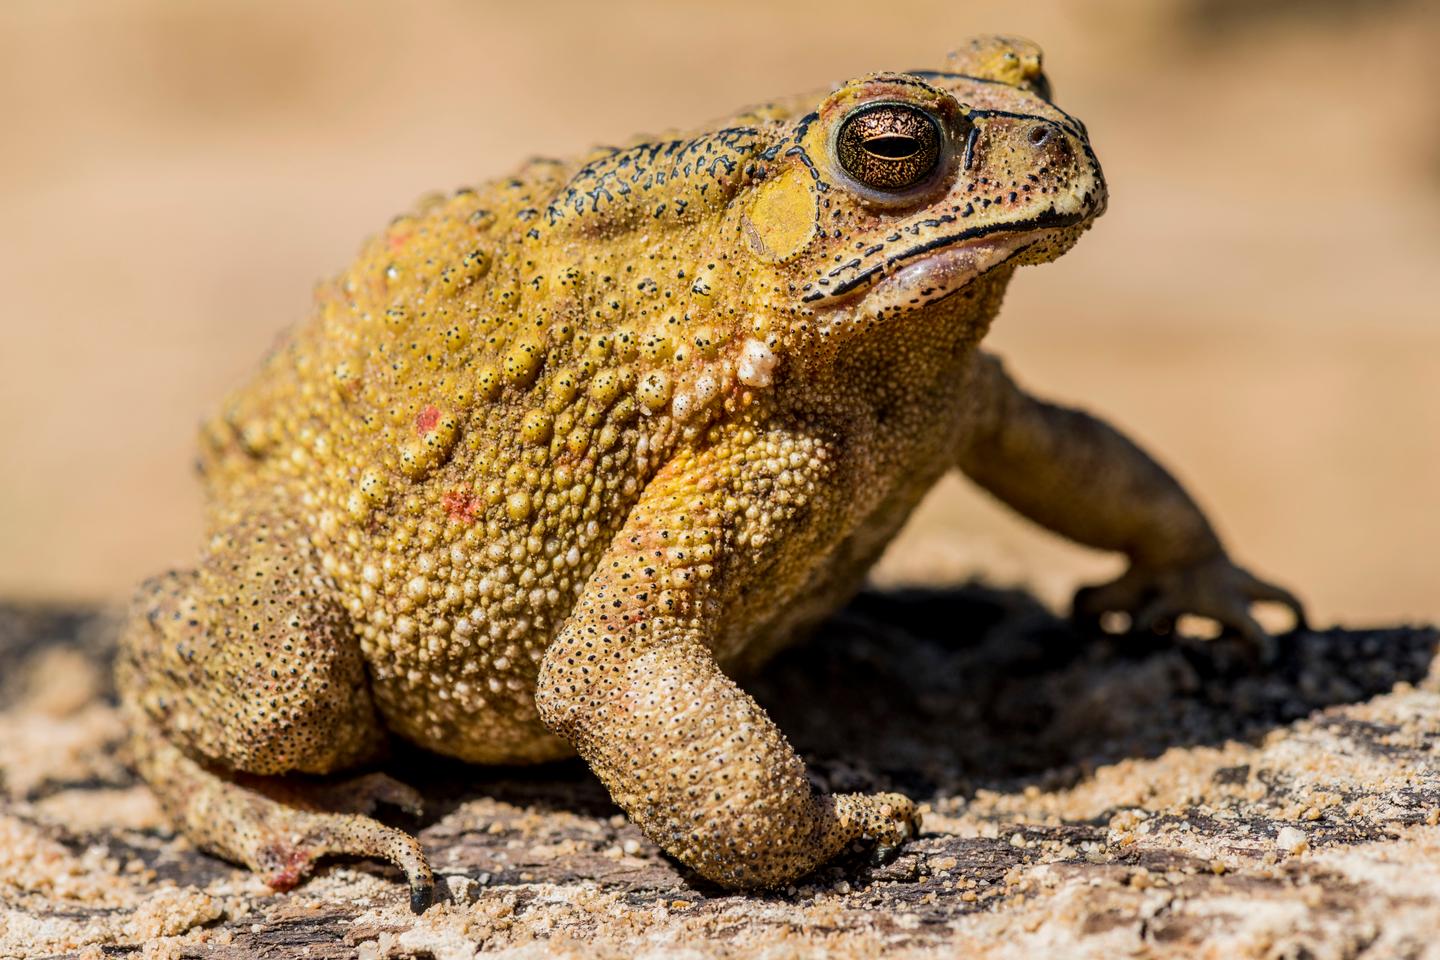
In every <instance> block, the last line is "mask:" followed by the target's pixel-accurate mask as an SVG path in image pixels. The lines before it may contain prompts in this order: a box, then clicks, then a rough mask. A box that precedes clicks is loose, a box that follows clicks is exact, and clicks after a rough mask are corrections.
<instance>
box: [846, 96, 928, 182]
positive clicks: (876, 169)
mask: <svg viewBox="0 0 1440 960" xmlns="http://www.w3.org/2000/svg"><path fill="white" fill-rule="evenodd" d="M835 146H836V153H837V155H838V156H837V159H838V160H839V161H840V166H841V167H843V168H844V170H845V172H846V173H848V174H849V175H850V176H852V177H854V178H855V179H856V180H858V181H859V182H860V183H862V184H864V185H865V186H867V187H871V188H873V189H876V190H894V191H900V190H908V189H910V188H911V187H914V186H915V185H916V184H919V183H922V182H924V181H925V179H926V178H927V177H929V176H930V174H931V173H932V172H933V171H934V169H935V166H936V164H938V163H939V162H940V128H939V125H938V124H937V123H936V122H935V120H934V119H933V118H931V116H930V114H928V113H926V112H925V111H924V110H921V109H919V108H918V107H912V106H909V105H907V104H893V103H887V104H879V105H874V106H869V107H862V108H861V109H859V110H857V111H855V112H854V113H852V114H851V115H850V116H849V117H847V118H846V119H845V121H844V122H843V123H842V124H841V127H840V132H839V135H838V136H837V138H836V144H835Z"/></svg>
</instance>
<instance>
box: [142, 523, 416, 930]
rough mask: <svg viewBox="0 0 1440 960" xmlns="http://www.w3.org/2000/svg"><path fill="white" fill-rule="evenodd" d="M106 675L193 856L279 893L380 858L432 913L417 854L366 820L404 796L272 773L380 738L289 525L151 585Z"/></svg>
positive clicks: (340, 755) (355, 649)
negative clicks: (331, 867)
mask: <svg viewBox="0 0 1440 960" xmlns="http://www.w3.org/2000/svg"><path fill="white" fill-rule="evenodd" d="M116 674H117V676H116V679H117V684H118V686H119V689H120V695H121V699H122V702H123V706H124V710H125V715H126V717H127V720H128V721H129V724H130V729H131V740H130V750H131V753H132V756H133V760H134V763H135V767H136V769H137V770H138V771H139V773H140V775H141V776H142V777H144V778H145V780H146V781H148V782H149V784H150V786H151V787H152V789H154V791H155V793H156V795H157V796H158V797H159V799H160V802H161V804H162V806H163V807H164V808H165V810H166V811H167V813H168V814H169V815H170V817H171V818H172V819H173V820H174V821H175V822H176V825H177V826H178V827H179V828H180V830H181V831H182V832H183V833H184V834H185V835H186V836H187V837H189V838H190V839H191V840H192V841H194V842H195V843H196V844H197V845H199V846H201V847H203V848H205V849H207V850H211V851H213V852H215V853H218V854H220V855H221V856H224V857H227V858H229V859H231V860H235V861H237V862H239V863H243V864H245V865H246V866H248V867H250V868H251V869H252V870H256V871H257V872H260V873H261V874H263V875H264V876H265V878H266V880H267V881H268V882H269V883H270V884H271V885H272V886H275V887H277V888H280V889H284V888H288V887H291V886H294V884H295V883H297V882H298V881H299V880H300V878H301V877H302V876H304V874H305V873H306V872H307V871H308V869H309V867H310V865H311V864H312V863H313V861H314V860H315V859H316V858H318V857H320V856H323V855H326V854H353V855H359V856H372V857H379V858H383V859H386V860H389V861H391V862H393V863H395V864H396V865H397V866H399V867H400V868H401V869H402V870H404V871H405V874H406V877H407V878H408V880H409V883H410V889H411V905H412V907H415V908H416V909H423V908H424V907H425V905H427V904H428V903H429V901H430V896H431V889H432V884H433V878H432V876H431V873H430V868H429V866H428V865H427V864H426V862H425V857H424V854H423V853H422V852H421V850H420V846H419V844H418V843H417V842H416V841H415V840H414V839H413V838H412V837H409V836H407V835H406V834H404V833H402V832H400V831H398V830H394V829H392V828H389V827H386V826H383V825H381V824H380V823H378V822H376V821H374V820H372V819H370V818H368V817H365V816H362V815H361V813H360V811H361V810H363V809H368V807H369V805H370V804H371V803H372V802H374V801H379V802H391V803H395V802H398V803H400V804H401V805H405V806H413V805H415V803H416V798H415V797H414V795H413V793H411V792H409V791H408V790H407V789H406V788H403V787H401V786H400V785H399V784H396V783H394V781H390V780H388V779H387V778H379V777H376V776H373V775H372V776H369V777H362V778H359V779H358V780H355V781H352V782H351V783H350V784H348V785H342V786H334V785H331V786H325V785H322V784H316V783H306V782H304V781H303V780H297V779H293V778H292V779H286V778H283V777H281V776H280V775H282V774H289V773H309V774H324V773H332V772H335V771H340V770H344V769H346V768H348V767H351V766H354V765H355V764H358V763H363V762H365V761H367V760H371V759H374V758H375V757H377V756H378V755H379V754H380V753H381V752H382V750H383V748H384V743H385V734H384V731H383V730H382V729H381V727H380V725H379V722H378V720H377V718H376V716H375V711H374V707H373V705H372V703H371V700H370V693H369V688H368V685H367V681H366V676H365V669H364V663H363V662H362V660H361V656H360V650H359V645H358V643H357V641H356V639H355V636H354V633H353V631H352V630H351V628H350V624H349V621H348V618H347V617H346V615H345V613H344V610H343V609H342V608H341V606H340V604H339V601H338V599H337V598H336V597H335V596H334V595H333V588H332V587H331V586H330V584H329V582H328V580H327V579H326V578H325V576H324V575H323V573H322V572H321V570H320V568H319V565H318V561H317V559H316V558H315V556H314V554H313V551H312V550H311V548H310V547H309V545H308V543H306V542H305V540H304V539H303V537H302V536H300V535H299V534H298V532H297V531H296V530H295V528H294V526H293V525H291V524H289V523H288V522H286V521H284V520H283V519H277V518H275V517H267V516H258V517H250V518H247V519H245V520H243V521H241V522H240V523H237V524H236V525H235V526H233V527H231V528H229V529H228V530H227V531H225V532H224V533H223V534H221V535H220V536H217V537H216V538H214V539H213V540H212V542H211V544H210V549H209V551H208V553H207V554H206V556H205V558H204V559H203V561H202V562H201V564H200V566H199V567H198V568H197V569H195V570H193V571H185V572H182V573H172V574H168V575H166V576H163V577H159V578H156V579H155V580H152V581H150V582H148V583H147V584H145V585H144V586H143V587H142V588H141V591H140V594H139V596H138V597H137V598H136V600H135V604H134V607H133V608H132V611H131V615H130V619H129V621H128V623H127V624H126V627H125V631H124V634H123V636H122V641H121V650H120V656H119V660H118V662H117V667H116Z"/></svg>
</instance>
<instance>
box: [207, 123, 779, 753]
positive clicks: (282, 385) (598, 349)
mask: <svg viewBox="0 0 1440 960" xmlns="http://www.w3.org/2000/svg"><path fill="white" fill-rule="evenodd" d="M783 116H784V111H783V110H781V109H780V108H770V109H769V118H770V120H771V122H778V120H779V118H781V117H783ZM752 119H758V118H752ZM758 144H759V140H757V138H756V135H755V130H754V128H751V127H743V126H742V127H727V128H723V129H721V130H720V131H719V132H716V133H705V134H701V135H698V136H695V137H690V138H684V139H675V140H667V141H662V142H659V143H646V144H642V145H638V146H634V147H628V148H625V149H621V150H605V151H600V152H599V153H598V154H597V155H596V156H594V157H593V158H591V159H589V160H588V161H586V162H584V163H573V164H568V165H567V164H561V163H558V162H548V161H536V162H532V163H531V164H529V165H528V166H527V167H526V168H525V169H523V170H522V171H520V172H519V173H518V174H517V175H516V176H514V177H512V178H508V179H506V180H502V181H497V182H494V183H491V184H488V185H486V186H484V187H481V188H479V189H478V190H462V191H460V192H458V193H456V194H454V195H452V196H449V197H437V198H434V199H430V200H428V201H426V202H423V203H422V205H421V208H420V209H419V210H418V211H417V212H416V213H414V214H413V215H410V216H405V217H402V218H399V219H397V220H396V221H395V222H393V223H392V224H391V225H390V226H389V228H388V229H387V230H386V231H385V232H384V233H383V234H381V235H379V236H377V237H375V238H373V239H372V240H370V241H369V242H368V244H367V245H366V247H365V248H364V250H363V252H362V254H361V256H360V258H359V259H358V260H357V262H356V263H355V264H354V265H353V266H352V268H351V269H350V270H348V271H347V272H346V273H344V274H343V275H341V276H340V277H338V278H336V279H334V280H332V281H330V282H328V283H326V284H324V285H322V286H321V287H320V288H319V289H318V290H317V303H316V306H315V309H314V313H313V315H312V317H311V319H310V320H309V321H308V322H307V323H305V324H303V325H301V326H299V327H298V328H297V329H295V330H294V331H292V332H291V333H290V335H289V336H288V337H287V339H286V340H285V341H284V342H283V343H282V344H281V345H280V346H279V347H278V348H277V349H276V350H275V351H274V353H273V354H272V355H271V356H270V357H269V358H268V360H267V363H266V365H265V367H264V369H263V370H262V371H261V373H260V374H259V375H258V376H257V378H256V380H255V381H254V382H252V383H251V384H249V385H247V386H246V387H245V388H243V389H242V390H240V391H239V392H237V393H236V394H235V395H234V396H233V397H232V398H231V399H230V401H229V402H228V403H227V405H226V406H225V408H224V410H223V413H222V415H221V416H220V417H219V418H216V419H215V420H213V421H211V422H210V423H209V424H207V426H206V429H205V431H204V435H203V438H202V448H203V456H202V466H203V471H204V474H205V476H206V478H207V481H208V482H207V486H208V489H209V493H210V504H211V524H212V526H213V527H214V528H216V529H223V528H225V527H227V526H228V525H230V524H232V523H234V522H235V520H236V519H237V518H238V517H241V516H244V515H246V514H247V513H252V512H255V511H257V510H261V511H263V510H272V509H274V504H275V502H276V500H277V496H278V497H280V498H283V499H285V500H286V501H287V502H289V503H291V504H294V505H298V507H299V508H300V515H299V516H297V517H295V518H294V519H295V521H296V525H297V527H298V529H300V530H303V531H305V535H306V537H307V539H308V541H309V543H310V544H312V545H313V547H314V549H315V550H316V551H317V553H318V556H319V558H320V562H321V564H322V567H323V569H324V571H325V572H326V573H327V574H328V575H329V576H330V577H332V578H333V580H334V582H335V584H336V586H337V587H338V592H339V594H340V595H341V596H342V597H343V598H344V602H345V603H346V605H347V608H348V612H349V614H350V617H351V619H352V621H353V624H354V628H355V630H356V631H357V633H358V634H359V636H360V638H361V643H362V650H363V654H364V659H365V661H366V663H367V664H368V666H369V670H370V679H371V686H372V689H373V691H374V694H375V698H376V706H377V707H378V708H379V709H380V711H381V713H382V714H383V715H384V717H385V720H386V724H387V726H389V727H390V728H391V729H392V730H394V731H395V732H397V733H400V734H401V735H403V736H405V737H407V738H409V739H411V740H414V741H416V742H418V743H421V744H424V745H426V746H429V747H431V748H433V749H437V750H441V751H443V752H446V753H450V754H453V755H456V756H460V757H463V758H465V759H468V760H473V761H491V762H500V761H504V762H516V761H523V760H530V759H543V758H546V757H550V756H556V755H563V754H566V753H568V752H569V748H568V747H566V746H565V744H564V743H563V742H562V741H560V740H558V739H557V738H555V737H554V736H552V735H551V734H549V733H548V731H546V730H545V728H544V727H543V726H542V725H541V724H540V722H539V719H538V717H537V715H536V713H535V706H534V700H533V689H534V680H535V674H536V671H537V669H538V663H539V660H540V657H541V655H542V654H543V652H544V649H545V647H546V645H547V644H548V642H549V640H550V639H551V637H552V636H553V635H554V633H555V631H556V629H558V627H559V625H560V623H561V622H563V619H564V617H565V616H566V615H567V614H568V612H569V611H570V610H571V608H572V607H573V605H574V603H575V598H576V596H577V594H578V592H579V591H580V590H581V588H582V587H583V586H584V584H585V582H586V580H587V578H588V577H589V575H590V573H591V571H592V570H593V569H594V567H595V564H596V563H597V562H598V560H599V557H600V555H601V554H602V553H603V551H604V550H605V548H606V546H607V545H608V544H609V542H610V540H611V539H612V538H613V536H614V535H615V533H616V531H617V530H618V529H619V528H620V526H621V524H622V523H623V522H624V519H625V517H626V515H627V513H628V512H629V510H630V508H631V507H632V506H633V504H634V503H635V500H636V498H637V497H638V496H639V493H640V491H641V490H642V489H643V488H644V486H645V484H646V483H647V482H648V481H649V480H650V478H651V477H652V476H653V474H654V473H655V471H656V470H657V469H658V468H659V467H660V465H661V464H663V463H664V462H665V460H666V459H667V458H668V457H669V456H670V454H671V452H672V450H673V449H674V447H675V445H676V443H678V442H683V441H684V440H685V438H686V437H689V438H692V439H693V438H695V437H697V436H700V435H701V434H703V432H704V431H705V430H706V429H707V428H708V427H709V426H710V425H711V424H712V422H713V420H714V418H715V417H714V415H715V413H716V412H717V410H718V409H719V408H720V406H721V404H722V403H723V398H721V397H720V396H719V393H720V390H721V386H722V384H723V383H725V382H727V381H728V382H729V383H732V384H733V382H734V378H735V366H736V363H735V357H736V354H737V351H738V349H739V346H740V340H741V339H743V337H742V335H743V333H744V331H743V330H741V329H740V321H739V318H741V317H742V316H743V310H742V308H741V306H742V305H741V297H740V293H739V291H740V288H741V285H740V284H737V283H734V282H731V281H733V279H734V278H735V277H736V276H737V275H738V273H739V270H740V264H739V263H737V262H736V258H735V251H732V250H728V249H725V246H726V243H727V242H729V241H732V240H733V239H734V238H733V236H731V237H717V236H715V235H714V234H713V233H711V232H710V231H701V230H700V229H698V226H697V225H699V224H702V223H703V224H706V225H709V226H711V227H712V228H713V220H714V217H715V213H716V211H717V210H723V209H724V207H725V204H726V203H727V202H728V200H729V199H730V197H731V196H732V195H733V193H734V188H735V183H736V182H737V181H738V180H739V178H741V177H748V176H753V175H754V167H755V165H756V164H763V163H764V160H763V159H762V158H760V157H759V156H758V155H759V153H760V150H759V147H758ZM646 221H648V223H646ZM637 222H639V223H641V225H642V227H643V229H641V230H638V231H637V230H636V229H635V226H636V223H637ZM281 491H283V494H281V493H280V492H281Z"/></svg>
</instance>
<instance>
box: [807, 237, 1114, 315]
mask: <svg viewBox="0 0 1440 960" xmlns="http://www.w3.org/2000/svg"><path fill="white" fill-rule="evenodd" d="M1086 219H1088V217H1087V215H1085V214H1075V215H1064V216H1053V215H1052V216H1047V217H1039V218H1036V219H1034V220H1028V221H1021V222H1019V223H1013V224H1008V225H1006V226H1004V227H990V228H988V229H984V230H982V231H967V232H964V233H959V234H951V235H948V236H943V237H935V238H933V239H931V240H929V241H927V242H925V243H923V244H920V245H918V246H915V247H912V248H911V249H909V250H905V251H903V252H900V253H896V254H894V255H893V256H890V257H887V258H886V259H885V261H884V262H883V263H879V264H876V265H875V266H873V267H871V268H870V269H868V270H866V271H864V272H863V273H860V274H858V275H856V276H854V277H851V278H850V279H848V280H846V281H845V282H844V283H843V284H840V285H838V286H836V287H835V288H833V289H832V290H830V291H828V294H829V295H828V296H827V297H826V299H828V300H830V302H831V303H834V304H835V305H837V306H840V305H844V306H853V307H855V308H856V309H858V311H860V312H862V313H866V314H869V315H871V316H884V315H887V314H895V313H903V312H907V311H909V310H913V309H917V308H919V307H922V306H925V305H927V304H932V303H935V302H937V301H939V300H943V299H945V298H946V297H949V296H951V295H952V294H955V293H958V292H959V291H960V290H962V289H964V288H965V287H966V286H968V285H969V284H970V283H971V282H972V281H974V280H975V279H976V278H977V277H980V276H982V275H983V274H986V273H989V272H990V271H991V270H994V269H995V268H997V267H1000V266H1003V265H1004V264H1006V263H1008V262H1010V261H1011V260H1014V259H1015V258H1016V257H1018V256H1020V255H1021V254H1023V253H1024V252H1025V251H1026V250H1028V249H1029V248H1030V247H1032V246H1034V245H1035V244H1037V243H1039V242H1040V241H1041V240H1044V239H1045V238H1046V237H1050V236H1053V235H1054V234H1056V233H1057V232H1059V231H1062V230H1064V229H1065V228H1067V227H1072V226H1075V225H1076V224H1079V223H1082V222H1084V221H1085V220H1086Z"/></svg>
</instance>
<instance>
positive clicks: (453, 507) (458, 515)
mask: <svg viewBox="0 0 1440 960" xmlns="http://www.w3.org/2000/svg"><path fill="white" fill-rule="evenodd" d="M440 503H441V505H442V506H444V507H445V512H446V514H448V515H449V517H450V519H451V520H459V521H460V522H461V523H469V522H471V521H472V520H474V519H475V514H476V513H477V512H478V511H479V508H480V504H479V503H478V502H476V500H475V495H474V494H473V493H471V492H470V491H468V490H462V489H459V488H456V489H454V490H446V491H445V495H444V496H443V497H441V498H440Z"/></svg>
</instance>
